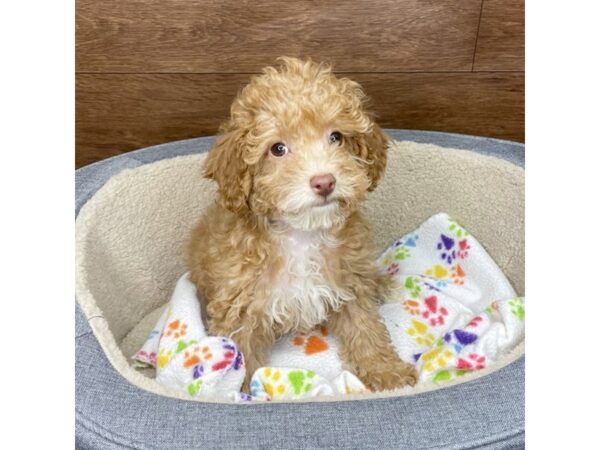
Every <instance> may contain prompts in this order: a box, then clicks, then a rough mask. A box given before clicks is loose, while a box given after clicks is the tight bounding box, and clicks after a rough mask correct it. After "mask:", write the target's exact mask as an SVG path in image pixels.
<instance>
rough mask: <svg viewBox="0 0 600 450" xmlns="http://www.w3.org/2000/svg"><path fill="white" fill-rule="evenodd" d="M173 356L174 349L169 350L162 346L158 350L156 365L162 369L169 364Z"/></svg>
mask: <svg viewBox="0 0 600 450" xmlns="http://www.w3.org/2000/svg"><path fill="white" fill-rule="evenodd" d="M172 357H173V350H167V349H166V348H161V349H160V351H159V352H158V357H157V358H156V365H157V366H158V367H159V368H160V369H162V368H163V367H165V366H166V365H167V363H168V362H169V361H171V358H172Z"/></svg>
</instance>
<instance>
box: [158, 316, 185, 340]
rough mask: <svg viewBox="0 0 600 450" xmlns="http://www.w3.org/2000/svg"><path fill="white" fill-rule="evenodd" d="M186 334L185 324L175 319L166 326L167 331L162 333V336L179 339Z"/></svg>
mask: <svg viewBox="0 0 600 450" xmlns="http://www.w3.org/2000/svg"><path fill="white" fill-rule="evenodd" d="M186 333H187V324H186V323H183V322H180V321H179V319H177V320H174V321H173V322H171V323H169V324H168V325H167V330H166V331H165V332H164V333H163V336H167V337H171V336H172V337H173V338H174V339H179V338H180V337H183V336H185V335H186Z"/></svg>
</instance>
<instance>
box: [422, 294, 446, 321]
mask: <svg viewBox="0 0 600 450" xmlns="http://www.w3.org/2000/svg"><path fill="white" fill-rule="evenodd" d="M423 303H425V307H426V310H425V311H423V314H421V315H422V316H423V318H424V319H429V324H430V325H431V326H432V327H435V326H436V325H444V322H445V319H444V317H445V316H447V315H448V310H447V309H446V308H445V307H443V306H442V307H441V308H438V299H437V297H436V296H435V295H432V296H431V297H427V298H426V299H425V300H423Z"/></svg>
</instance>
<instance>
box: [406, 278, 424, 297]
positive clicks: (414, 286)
mask: <svg viewBox="0 0 600 450" xmlns="http://www.w3.org/2000/svg"><path fill="white" fill-rule="evenodd" d="M404 287H405V288H406V289H408V292H409V294H410V296H411V297H412V298H419V295H420V294H421V281H420V280H419V279H418V278H417V277H406V280H404Z"/></svg>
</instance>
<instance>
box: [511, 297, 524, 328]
mask: <svg viewBox="0 0 600 450" xmlns="http://www.w3.org/2000/svg"><path fill="white" fill-rule="evenodd" d="M508 305H509V306H510V312H511V313H513V315H515V316H516V317H517V318H518V319H519V320H520V321H521V322H522V321H523V320H525V301H524V300H523V298H522V297H515V298H513V299H511V300H509V301H508Z"/></svg>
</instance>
